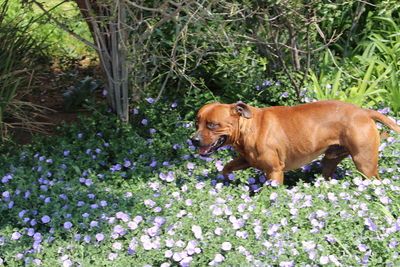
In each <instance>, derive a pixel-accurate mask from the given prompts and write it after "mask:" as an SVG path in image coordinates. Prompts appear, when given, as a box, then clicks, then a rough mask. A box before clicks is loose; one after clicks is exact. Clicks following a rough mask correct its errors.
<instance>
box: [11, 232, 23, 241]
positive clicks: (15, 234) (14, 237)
mask: <svg viewBox="0 0 400 267" xmlns="http://www.w3.org/2000/svg"><path fill="white" fill-rule="evenodd" d="M20 238H21V234H20V233H19V232H14V233H12V235H11V240H18V239H20Z"/></svg>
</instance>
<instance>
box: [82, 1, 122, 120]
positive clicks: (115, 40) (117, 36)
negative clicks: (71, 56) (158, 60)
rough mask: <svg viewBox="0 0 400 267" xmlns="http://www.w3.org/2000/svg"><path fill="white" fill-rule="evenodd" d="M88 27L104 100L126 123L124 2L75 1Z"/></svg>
mask: <svg viewBox="0 0 400 267" xmlns="http://www.w3.org/2000/svg"><path fill="white" fill-rule="evenodd" d="M75 2H76V3H77V5H78V7H79V9H80V10H81V12H82V14H83V16H84V18H85V20H86V22H87V23H88V25H89V28H90V31H91V33H92V37H93V40H94V42H95V44H96V46H97V47H98V48H99V49H98V54H99V58H100V63H101V66H102V69H103V73H104V78H105V79H106V82H107V92H108V94H107V100H108V102H109V103H110V105H111V107H112V109H113V110H114V111H115V112H116V113H117V114H118V116H119V117H120V119H121V120H122V121H123V122H127V121H128V120H129V100H128V70H127V64H126V43H127V36H128V34H127V32H126V31H127V30H126V29H127V28H126V27H125V25H126V5H125V2H124V1H123V0H117V1H116V2H115V4H113V5H112V6H111V5H108V4H106V3H104V2H101V1H96V0H75Z"/></svg>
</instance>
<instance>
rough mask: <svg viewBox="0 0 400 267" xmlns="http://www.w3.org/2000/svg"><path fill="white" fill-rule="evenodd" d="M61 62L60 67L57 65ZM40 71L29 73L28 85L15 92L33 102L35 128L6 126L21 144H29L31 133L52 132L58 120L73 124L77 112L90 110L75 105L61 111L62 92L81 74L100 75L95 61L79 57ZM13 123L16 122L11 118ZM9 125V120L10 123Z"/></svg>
mask: <svg viewBox="0 0 400 267" xmlns="http://www.w3.org/2000/svg"><path fill="white" fill-rule="evenodd" d="M61 65H63V67H61ZM40 69H41V70H40V71H38V72H36V73H33V75H32V82H31V86H29V88H26V89H25V90H22V92H19V94H18V95H17V99H19V100H22V101H24V102H26V103H29V105H32V104H33V105H35V106H36V107H37V108H38V110H40V112H34V111H35V109H31V108H30V109H29V110H32V117H30V118H29V119H31V120H32V121H35V122H36V123H38V125H40V128H39V129H37V130H26V129H24V128H22V127H18V126H13V127H9V128H8V133H9V134H11V136H12V140H13V141H14V142H15V143H17V144H19V145H24V144H28V143H32V138H33V136H34V135H37V134H42V135H55V134H57V132H56V127H57V125H59V124H61V123H62V122H68V123H73V122H77V121H78V118H77V117H78V115H79V114H88V115H90V112H89V111H87V110H85V109H84V108H81V107H79V108H78V109H74V110H72V111H69V110H65V105H64V98H63V93H65V92H66V91H68V90H69V89H70V88H71V87H72V86H76V85H77V83H79V81H81V80H83V79H84V78H85V77H87V76H90V77H93V78H96V79H97V78H99V79H100V77H101V69H100V67H99V65H98V62H96V61H93V60H92V59H88V58H83V60H80V61H76V62H71V64H67V66H65V62H64V63H63V64H61V63H60V62H55V63H53V64H52V65H51V66H46V67H41V68H40ZM93 97H95V98H96V99H98V98H102V95H101V93H96V95H94V96H93ZM14 122H17V121H14ZM10 123H11V124H12V123H13V121H11V122H10Z"/></svg>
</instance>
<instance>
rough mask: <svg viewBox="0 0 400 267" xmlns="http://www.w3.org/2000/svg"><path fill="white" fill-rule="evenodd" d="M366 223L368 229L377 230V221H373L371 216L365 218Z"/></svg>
mask: <svg viewBox="0 0 400 267" xmlns="http://www.w3.org/2000/svg"><path fill="white" fill-rule="evenodd" d="M364 224H365V225H366V226H367V227H368V229H369V230H370V231H373V232H376V230H377V227H376V225H375V223H374V222H373V221H372V219H371V218H365V219H364Z"/></svg>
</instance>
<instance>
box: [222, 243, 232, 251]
mask: <svg viewBox="0 0 400 267" xmlns="http://www.w3.org/2000/svg"><path fill="white" fill-rule="evenodd" d="M221 249H222V250H225V251H228V250H231V249H232V244H231V243H229V242H223V243H222V244H221Z"/></svg>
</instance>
